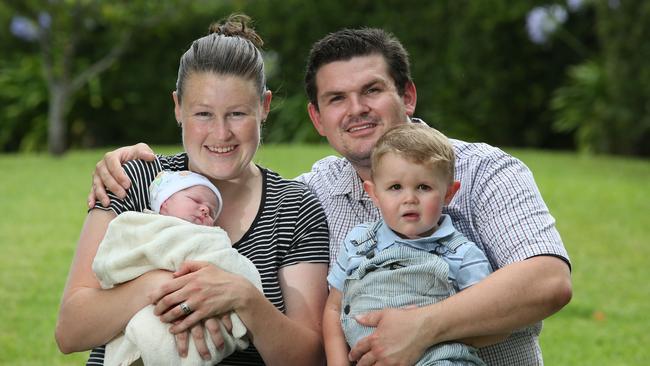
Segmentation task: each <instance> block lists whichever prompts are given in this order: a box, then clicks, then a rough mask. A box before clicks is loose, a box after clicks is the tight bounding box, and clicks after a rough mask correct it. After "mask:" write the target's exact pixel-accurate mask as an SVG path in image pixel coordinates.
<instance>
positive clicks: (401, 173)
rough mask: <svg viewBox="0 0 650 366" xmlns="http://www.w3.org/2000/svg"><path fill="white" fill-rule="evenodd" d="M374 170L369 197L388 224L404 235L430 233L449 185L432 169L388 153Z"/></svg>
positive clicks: (405, 236) (411, 235)
mask: <svg viewBox="0 0 650 366" xmlns="http://www.w3.org/2000/svg"><path fill="white" fill-rule="evenodd" d="M378 165H379V167H378V169H375V173H374V177H373V181H372V183H371V184H372V192H369V193H370V196H371V197H372V198H373V200H374V202H375V204H376V205H377V206H378V207H379V209H380V210H381V214H382V217H383V218H384V221H386V224H387V225H388V226H389V227H390V228H391V229H393V231H395V232H396V233H397V234H399V235H400V236H402V237H404V238H409V239H416V238H419V237H425V236H429V235H431V234H432V233H433V232H434V231H435V230H436V229H437V228H438V221H439V220H440V215H441V214H442V207H443V206H444V204H445V195H446V194H447V189H448V186H449V185H448V184H446V183H445V182H444V180H443V179H441V177H440V176H439V174H437V172H436V169H432V168H430V167H427V166H425V165H422V164H417V163H414V162H412V161H410V160H408V159H405V158H403V157H401V156H399V155H397V154H393V153H387V154H386V155H384V156H383V157H382V158H381V159H380V160H379V164H378Z"/></svg>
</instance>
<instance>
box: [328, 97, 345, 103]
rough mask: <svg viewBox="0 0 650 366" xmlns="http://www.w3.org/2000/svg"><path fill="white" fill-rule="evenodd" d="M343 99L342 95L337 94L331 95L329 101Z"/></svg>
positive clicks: (333, 101)
mask: <svg viewBox="0 0 650 366" xmlns="http://www.w3.org/2000/svg"><path fill="white" fill-rule="evenodd" d="M341 100H343V97H342V96H340V95H337V96H334V97H331V98H330V100H329V102H330V103H335V102H338V101H341Z"/></svg>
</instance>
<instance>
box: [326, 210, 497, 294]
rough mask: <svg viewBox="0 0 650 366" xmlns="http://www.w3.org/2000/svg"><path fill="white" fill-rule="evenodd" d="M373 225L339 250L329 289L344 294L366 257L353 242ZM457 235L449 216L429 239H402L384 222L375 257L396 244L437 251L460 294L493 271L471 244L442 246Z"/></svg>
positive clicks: (357, 232)
mask: <svg viewBox="0 0 650 366" xmlns="http://www.w3.org/2000/svg"><path fill="white" fill-rule="evenodd" d="M372 225H373V224H372V223H365V224H361V225H358V226H356V227H354V228H353V229H352V230H351V231H350V233H349V234H348V235H347V236H346V238H345V240H344V241H343V243H342V247H341V248H340V252H339V255H338V257H337V260H336V264H335V265H334V266H333V267H332V269H331V271H330V273H329V275H328V276H327V280H328V282H329V284H330V286H332V287H334V288H336V289H338V290H339V291H343V284H344V283H345V279H346V278H347V276H348V275H350V274H351V273H352V272H354V270H355V269H357V268H358V267H359V265H360V264H361V262H362V261H363V260H364V259H366V257H365V256H363V255H359V254H357V250H356V246H355V245H354V244H352V240H354V239H358V238H360V237H362V236H363V235H364V234H365V233H366V232H367V231H368V229H369V228H370V227H371V226H372ZM454 234H457V235H459V234H458V232H457V231H456V229H455V228H454V225H453V223H452V220H451V218H450V217H449V215H442V216H441V217H440V221H439V227H438V229H437V230H436V231H435V232H434V233H433V234H431V235H430V236H427V237H424V238H418V239H403V238H401V237H400V236H398V235H397V234H396V233H395V232H394V231H393V230H391V228H390V227H388V225H387V224H386V222H384V221H383V220H382V221H381V225H380V226H379V228H378V229H377V247H376V248H375V249H374V251H375V254H378V253H379V252H380V251H382V250H384V249H387V248H389V247H391V246H394V245H404V246H409V247H412V248H415V249H419V250H422V251H426V252H432V251H435V252H436V253H438V254H440V256H441V258H442V259H443V260H444V261H445V262H447V264H448V265H449V278H448V280H449V282H450V283H451V284H452V285H453V286H454V288H455V289H456V291H461V290H463V289H465V288H467V287H469V286H472V285H473V284H475V283H477V282H478V281H480V280H482V279H483V278H485V277H486V276H488V275H489V274H490V273H492V268H491V267H490V263H489V261H488V259H487V257H486V256H485V254H484V253H483V252H482V251H481V250H480V249H479V248H478V247H477V246H476V245H475V244H474V243H472V242H471V241H467V242H465V243H463V244H461V245H460V246H459V247H458V248H457V249H456V250H455V251H452V250H450V248H448V247H447V246H445V245H444V244H443V242H444V241H441V240H442V239H445V238H449V237H451V236H452V235H454Z"/></svg>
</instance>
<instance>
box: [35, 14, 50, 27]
mask: <svg viewBox="0 0 650 366" xmlns="http://www.w3.org/2000/svg"><path fill="white" fill-rule="evenodd" d="M38 24H40V25H41V28H43V29H48V28H50V25H52V17H51V16H50V14H49V13H46V12H44V11H42V12H40V13H38Z"/></svg>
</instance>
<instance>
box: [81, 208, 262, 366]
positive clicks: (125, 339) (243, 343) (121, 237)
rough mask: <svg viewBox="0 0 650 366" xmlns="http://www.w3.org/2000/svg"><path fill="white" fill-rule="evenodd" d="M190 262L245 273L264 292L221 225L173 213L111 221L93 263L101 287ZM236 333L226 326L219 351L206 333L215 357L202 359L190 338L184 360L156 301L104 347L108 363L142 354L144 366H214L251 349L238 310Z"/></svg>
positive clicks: (109, 365) (123, 216)
mask: <svg viewBox="0 0 650 366" xmlns="http://www.w3.org/2000/svg"><path fill="white" fill-rule="evenodd" d="M187 260H195V261H206V262H210V263H212V264H214V265H216V266H217V267H219V268H221V269H223V270H225V271H228V272H231V273H236V274H238V275H241V276H243V277H245V278H246V279H248V280H249V281H250V282H251V283H253V284H254V285H255V287H257V288H258V289H259V290H260V291H262V282H261V279H260V275H259V272H258V271H257V269H256V268H255V265H253V263H252V262H251V261H250V260H248V259H247V258H246V257H244V256H242V255H240V254H239V253H238V252H237V251H236V250H235V249H233V248H232V245H231V243H230V239H229V238H228V235H227V234H226V232H225V231H224V230H223V229H221V228H219V227H209V226H201V225H196V224H193V223H190V222H187V221H184V220H182V219H179V218H176V217H172V216H162V215H157V214H149V213H142V212H125V213H123V214H120V215H118V216H117V217H116V218H115V219H113V220H112V221H111V223H110V224H109V226H108V229H107V230H106V235H105V237H104V239H103V240H102V242H101V243H100V245H99V248H98V250H97V255H96V256H95V259H94V261H93V266H92V268H93V271H94V272H95V275H96V276H97V278H98V280H99V282H100V284H101V286H102V288H104V289H107V288H111V287H113V286H114V285H116V284H120V283H123V282H126V281H130V280H132V279H134V278H137V277H138V276H140V275H142V274H144V273H146V272H149V271H151V270H155V269H165V270H168V271H176V270H178V268H180V265H181V264H182V263H183V262H185V261H187ZM230 320H231V321H232V335H230V334H228V333H227V332H226V331H225V329H224V327H223V324H220V326H221V333H222V335H223V338H224V342H225V345H224V348H223V350H222V351H220V350H217V349H216V347H215V346H214V344H213V343H212V342H211V338H210V336H209V334H208V332H207V330H206V332H205V334H204V336H205V339H206V343H207V344H208V348H209V349H210V353H211V356H212V359H211V360H210V361H204V360H203V359H202V358H201V356H200V355H199V353H198V352H197V351H196V347H195V346H194V341H193V340H192V339H191V337H190V345H189V349H188V355H187V357H186V358H181V357H180V356H179V355H178V351H177V350H176V344H175V341H174V336H173V335H172V334H171V333H169V330H168V329H169V327H170V324H165V323H162V322H161V321H160V320H159V319H158V317H157V316H155V315H154V314H153V305H149V306H147V307H145V308H143V309H141V310H140V311H139V312H138V313H136V314H135V315H134V316H133V318H131V320H130V321H129V323H128V324H127V326H126V329H125V331H124V334H123V335H120V336H119V337H117V338H115V339H113V340H112V341H111V342H110V343H109V344H108V345H107V346H106V355H105V358H104V365H106V366H112V365H130V364H131V363H133V362H134V361H136V360H137V359H139V358H142V361H143V362H144V364H145V365H213V364H215V363H218V362H220V361H221V360H222V359H223V358H225V357H226V356H228V355H230V354H232V353H233V352H234V351H235V350H242V349H245V348H247V347H248V338H247V337H246V327H245V326H244V324H243V323H242V321H241V319H239V317H238V316H237V314H235V313H234V312H233V313H231V314H230Z"/></svg>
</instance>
